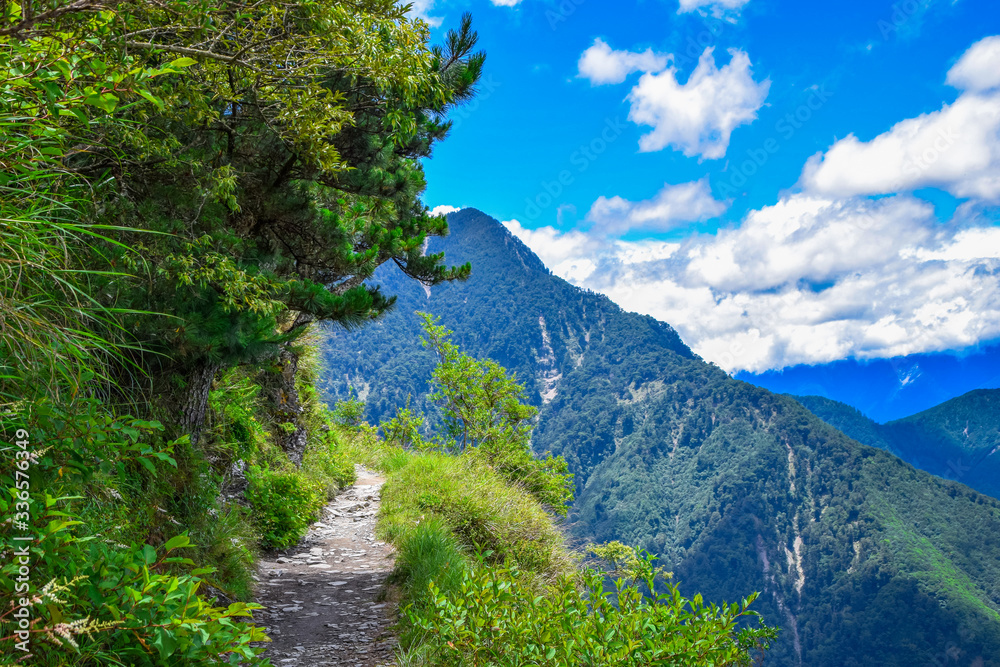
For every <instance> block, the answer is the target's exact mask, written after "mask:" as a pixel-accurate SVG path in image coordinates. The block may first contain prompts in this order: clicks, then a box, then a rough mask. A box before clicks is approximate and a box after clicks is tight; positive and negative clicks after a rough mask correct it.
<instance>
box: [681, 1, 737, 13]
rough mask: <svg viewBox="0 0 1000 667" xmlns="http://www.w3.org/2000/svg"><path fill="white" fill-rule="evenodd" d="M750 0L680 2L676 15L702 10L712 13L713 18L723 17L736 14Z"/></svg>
mask: <svg viewBox="0 0 1000 667" xmlns="http://www.w3.org/2000/svg"><path fill="white" fill-rule="evenodd" d="M748 2H750V0H681V6H680V7H679V8H678V9H677V13H678V14H685V13H687V12H693V11H696V10H704V11H709V12H711V13H712V15H713V16H717V17H719V16H724V15H727V14H734V13H738V12H739V10H740V9H742V8H743V5H745V4H747V3H748Z"/></svg>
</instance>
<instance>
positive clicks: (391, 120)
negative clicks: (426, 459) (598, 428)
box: [0, 0, 484, 666]
mask: <svg viewBox="0 0 1000 667" xmlns="http://www.w3.org/2000/svg"><path fill="white" fill-rule="evenodd" d="M475 44H476V34H475V32H474V31H473V30H472V27H471V19H469V17H467V16H466V17H464V18H463V19H462V22H461V24H460V25H459V26H458V27H457V29H456V30H454V31H451V32H450V33H448V34H447V36H446V38H445V40H444V43H443V44H442V45H440V46H435V45H431V44H430V43H429V30H428V26H427V25H426V24H425V23H424V22H423V21H421V20H419V19H417V18H414V17H413V15H412V14H411V13H410V12H409V11H408V6H407V5H405V4H403V3H399V2H395V1H394V0H358V1H357V2H351V3H349V4H344V3H326V2H313V1H311V0H286V1H280V2H279V1H268V0H265V1H264V2H244V1H242V0H203V1H198V2H187V1H186V0H164V1H163V2H155V3H149V2H138V1H135V0H126V1H124V2H117V3H102V2H99V1H98V0H72V1H70V0H24V1H22V2H8V3H4V5H3V8H2V10H0V59H2V61H3V67H0V144H2V145H0V164H2V167H3V169H2V171H0V249H2V250H3V260H2V261H0V273H2V280H0V426H2V429H3V434H4V444H3V445H2V446H0V449H2V450H3V457H2V459H0V489H2V493H0V517H2V523H0V554H2V558H0V599H3V600H4V606H3V607H2V608H0V653H2V654H3V655H4V656H5V658H7V659H9V660H11V661H13V662H19V663H24V662H27V663H30V664H33V665H63V664H73V665H81V666H85V665H166V664H170V665H195V664H197V665H203V664H245V665H250V664H267V660H266V659H264V658H263V657H262V656H261V652H262V649H261V648H260V646H259V645H258V644H257V642H259V641H261V640H264V639H266V637H265V636H264V634H263V632H262V630H261V629H260V628H258V627H256V626H254V625H253V623H252V614H253V611H254V609H255V605H253V604H251V603H250V602H249V601H250V600H251V599H252V592H253V590H252V589H253V576H252V575H253V571H254V566H255V555H256V552H257V550H258V549H260V548H268V547H275V546H282V545H285V544H289V543H291V542H294V541H295V540H296V539H298V537H299V536H300V535H301V534H302V532H303V531H304V530H305V528H306V526H307V524H308V522H309V521H310V520H311V518H312V517H314V516H315V513H316V511H317V510H318V508H319V506H320V505H322V503H324V502H325V501H326V499H327V498H328V497H329V495H330V494H331V493H334V492H335V491H336V490H337V489H338V488H339V487H341V486H342V485H344V484H347V483H349V482H350V481H351V480H352V478H353V467H352V466H351V464H350V463H349V462H348V461H347V459H346V458H345V456H344V454H343V451H342V447H341V445H340V443H339V442H338V440H337V435H336V432H337V431H336V429H337V427H336V424H335V421H336V417H335V415H332V414H331V413H329V412H328V410H327V409H326V407H325V406H324V405H323V403H322V402H321V401H320V400H319V399H318V395H317V394H316V391H315V389H314V385H315V381H316V379H317V373H318V370H317V368H316V359H315V355H312V353H311V350H312V348H313V346H314V343H315V341H313V340H310V339H309V336H308V333H309V331H310V330H311V328H312V327H313V326H314V323H316V322H319V321H325V322H332V323H335V324H336V325H337V326H342V327H359V326H362V325H363V324H365V323H367V322H370V321H372V320H374V319H377V318H378V317H380V316H381V315H382V314H383V313H385V312H386V311H387V310H388V309H389V308H390V307H391V306H392V304H393V296H392V295H391V294H388V293H385V292H383V291H381V290H380V289H379V288H378V287H377V286H373V285H371V284H368V283H366V280H367V279H368V278H370V277H371V276H372V274H373V272H374V271H375V269H376V268H377V267H379V266H380V265H382V264H384V263H387V262H388V263H392V264H394V265H396V266H398V267H399V268H400V269H401V270H403V271H404V272H405V274H406V275H407V276H409V277H410V278H412V279H414V280H418V281H421V282H423V283H425V284H428V285H431V284H438V283H440V282H443V281H448V280H453V279H461V278H464V277H466V276H467V275H468V272H469V267H468V266H457V267H449V266H447V265H446V264H445V263H444V258H443V256H442V255H440V254H425V253H424V252H423V247H424V243H425V241H426V239H427V238H428V237H429V236H434V235H442V234H445V233H447V224H446V222H445V220H444V219H443V218H439V217H434V216H431V215H430V214H429V212H428V210H427V208H426V207H425V206H424V205H423V204H422V203H421V201H420V195H421V193H422V191H423V189H424V186H425V182H424V177H423V170H422V167H421V164H420V160H421V158H424V157H426V156H428V155H430V153H431V151H432V149H433V146H434V145H435V144H436V143H437V142H438V141H440V140H441V139H443V138H444V137H445V136H446V135H447V134H448V131H449V129H450V122H449V121H448V118H447V116H448V112H449V110H450V109H451V108H452V107H453V106H454V105H457V104H461V103H463V102H464V101H466V100H468V99H470V98H471V97H472V96H473V94H474V92H475V85H476V82H477V80H478V79H479V76H480V73H481V71H482V66H483V62H484V55H483V54H482V53H481V52H477V51H476V50H475ZM8 602H9V603H10V604H8Z"/></svg>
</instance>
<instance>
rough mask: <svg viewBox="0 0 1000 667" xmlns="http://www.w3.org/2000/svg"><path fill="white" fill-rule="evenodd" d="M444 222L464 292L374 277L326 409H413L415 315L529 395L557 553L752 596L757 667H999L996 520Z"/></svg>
mask: <svg viewBox="0 0 1000 667" xmlns="http://www.w3.org/2000/svg"><path fill="white" fill-rule="evenodd" d="M449 223H450V225H451V229H452V236H451V237H450V238H448V239H444V240H441V241H440V242H438V241H437V240H435V241H432V243H431V245H430V250H431V251H435V250H439V249H446V250H447V253H448V258H449V261H453V262H464V261H470V262H472V264H473V274H472V277H471V278H470V279H469V280H468V281H467V282H465V283H461V284H450V285H445V286H441V287H434V288H432V289H431V290H429V291H428V290H423V289H421V288H420V286H419V285H417V286H412V285H407V284H406V283H403V282H402V281H401V280H400V278H399V277H397V276H395V275H393V274H392V273H389V272H387V273H383V274H380V275H379V276H378V280H379V281H380V282H382V283H383V284H385V285H386V286H387V287H391V291H392V292H393V293H398V294H400V299H399V303H398V304H397V307H396V310H395V311H394V312H393V313H390V314H389V315H387V316H386V317H385V318H384V320H382V322H381V323H380V324H379V325H377V330H375V331H372V330H371V329H369V330H367V331H366V332H365V336H364V337H360V336H356V335H354V334H351V333H349V332H344V331H331V332H330V335H329V338H328V340H327V342H326V361H327V364H328V367H329V369H330V371H329V372H330V375H329V377H328V378H327V379H326V383H325V387H326V389H327V391H328V393H329V396H330V398H331V400H332V399H336V398H338V397H344V396H346V395H347V394H348V388H349V386H353V387H354V388H355V389H356V390H357V391H358V393H359V394H360V395H361V396H362V397H364V398H366V399H367V401H368V416H369V419H372V420H378V419H381V418H383V417H387V416H390V415H391V414H392V413H393V412H394V410H395V408H396V407H397V406H400V405H404V404H405V403H406V401H407V399H408V398H409V399H410V400H411V402H412V404H413V405H416V406H418V407H422V406H424V405H425V398H424V394H425V392H426V387H427V379H428V378H429V376H430V370H431V368H432V365H433V362H432V360H431V358H430V356H429V355H428V354H427V353H426V351H424V350H422V349H421V347H420V346H419V343H418V324H417V318H416V317H415V316H414V315H413V313H414V311H416V310H425V311H429V312H432V313H434V314H436V315H439V316H441V318H442V323H443V324H444V325H446V326H448V327H449V328H451V329H453V330H454V331H455V341H456V342H457V343H459V344H460V345H461V346H462V347H463V349H465V350H467V351H469V352H470V353H472V354H475V355H480V356H490V357H492V358H494V359H495V360H497V361H498V362H500V363H501V364H503V365H505V366H507V367H508V368H510V369H512V370H514V371H516V372H517V374H518V375H519V377H520V378H521V379H522V381H524V382H526V384H527V386H528V388H529V394H530V395H531V396H532V400H533V402H534V403H535V404H536V405H538V406H540V407H541V413H540V417H539V419H540V421H539V426H538V428H537V430H536V432H535V437H534V445H535V447H536V448H537V449H538V450H539V451H543V450H551V451H552V452H553V453H557V454H563V455H564V456H565V457H566V459H567V460H568V461H569V462H570V465H571V468H572V470H573V471H574V472H575V473H576V484H577V491H578V493H577V501H576V503H575V506H574V508H573V510H572V512H571V516H570V523H569V530H570V531H571V533H572V535H573V536H575V537H576V538H577V539H579V540H580V541H583V540H602V541H603V540H609V539H621V540H623V541H625V542H628V543H631V544H633V545H636V546H640V547H645V548H647V549H650V550H651V551H654V552H656V553H658V554H659V555H661V556H662V557H663V559H664V561H665V564H666V565H667V566H668V567H669V568H670V569H672V570H673V571H674V572H675V575H676V576H677V578H678V580H679V581H680V582H681V590H682V591H684V592H686V593H692V592H694V591H700V592H701V593H703V594H704V595H705V596H706V598H708V599H716V600H721V599H732V598H736V597H739V596H740V595H742V594H745V593H746V592H748V591H751V590H760V591H763V592H764V594H765V595H764V596H762V598H761V600H760V606H759V610H760V611H761V612H762V613H764V615H765V620H767V621H769V622H771V623H777V624H780V625H781V627H782V635H781V638H780V640H779V643H778V645H777V647H776V648H775V649H774V650H772V651H771V652H770V653H769V657H768V660H767V664H768V665H775V666H781V667H785V666H793V665H808V666H810V667H825V666H829V667H834V666H836V667H842V666H845V665H848V666H860V665H871V666H873V667H874V666H876V665H878V666H882V665H914V664H917V665H922V664H934V661H935V660H937V659H938V658H937V657H936V656H939V655H946V656H952V657H949V658H948V659H949V660H952V661H953V662H954V663H955V664H960V665H973V664H976V665H983V666H986V665H998V664H1000V662H998V658H997V656H1000V613H998V611H1000V502H997V501H995V500H993V499H991V498H988V497H986V496H983V495H980V494H978V493H976V492H975V491H973V490H971V489H969V488H968V487H966V486H963V485H961V484H958V483H955V482H950V481H945V480H941V479H938V478H935V477H933V476H931V475H929V474H927V473H925V472H921V471H918V470H915V469H914V468H913V467H912V466H910V465H907V464H906V463H904V462H902V461H900V460H899V459H898V458H896V457H895V456H893V455H891V454H889V453H888V452H886V451H883V450H881V449H876V448H872V447H868V446H865V445H862V444H859V443H858V442H856V441H854V440H851V439H850V438H848V437H847V436H845V435H844V434H842V433H841V432H839V431H837V430H836V429H834V428H833V427H831V426H829V425H828V424H826V423H824V422H823V421H821V420H820V419H818V418H817V417H815V416H814V415H813V414H811V413H810V412H809V411H807V410H806V409H804V408H803V407H802V406H801V405H800V404H799V403H797V402H796V401H794V400H793V399H792V398H790V397H785V396H777V395H774V394H771V393H770V392H768V391H766V390H763V389H760V388H758V387H755V386H753V385H749V384H746V383H743V382H739V381H736V380H733V379H732V378H730V377H729V376H727V375H726V374H725V373H724V372H723V371H722V370H720V369H719V368H717V367H715V366H713V365H711V364H708V363H706V362H704V361H702V360H701V359H699V358H698V357H696V356H695V355H694V354H692V353H691V351H690V350H689V349H688V348H687V347H686V346H685V345H684V344H683V342H682V341H681V340H680V338H679V337H678V336H677V334H676V332H675V331H674V330H673V329H672V328H671V327H670V326H668V325H666V324H664V323H661V322H657V321H656V320H653V319H652V318H649V317H645V316H641V315H636V314H633V313H626V312H624V311H622V310H621V309H620V308H619V307H618V306H616V305H615V304H613V303H612V302H611V301H609V300H608V299H607V298H605V297H603V296H600V295H597V294H594V293H589V292H586V291H584V290H580V289H577V288H575V287H573V286H571V285H569V284H568V283H566V282H565V281H563V280H561V279H559V278H556V277H554V276H552V275H551V274H550V273H549V272H548V271H547V270H546V269H545V268H544V266H543V265H542V264H541V262H540V261H539V260H538V258H537V257H535V256H534V255H533V254H532V253H531V252H530V250H528V249H527V248H526V247H525V246H524V245H522V244H521V243H520V242H519V241H518V240H517V239H515V238H514V237H512V236H511V235H510V234H509V233H508V232H507V231H506V230H505V229H504V228H503V227H502V226H501V225H500V224H499V223H497V222H496V221H495V220H493V219H491V218H489V217H487V216H485V215H483V214H482V213H480V212H478V211H475V210H469V209H467V210H464V211H461V212H459V213H456V214H453V215H451V216H450V217H449ZM946 651H947V652H948V653H945V652H946ZM955 661H957V662H955Z"/></svg>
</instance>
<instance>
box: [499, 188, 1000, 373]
mask: <svg viewBox="0 0 1000 667" xmlns="http://www.w3.org/2000/svg"><path fill="white" fill-rule="evenodd" d="M505 224H506V225H507V227H508V229H510V230H511V231H512V232H513V233H514V234H515V235H517V236H518V237H519V238H521V240H522V241H524V242H525V243H526V244H527V245H528V246H530V247H531V248H532V249H533V250H535V251H536V252H538V253H539V255H540V257H541V258H542V260H543V261H544V262H545V263H546V265H547V266H549V267H550V268H551V269H552V270H553V272H554V273H556V274H557V275H561V276H563V277H564V278H566V279H567V280H570V281H571V282H573V283H575V284H577V285H580V286H582V287H587V288H589V289H593V290H595V291H599V292H603V293H605V294H607V295H608V296H609V297H611V298H612V299H613V300H614V301H616V302H617V303H619V304H621V305H622V307H624V308H626V309H628V310H634V311H638V312H643V313H647V314H650V315H652V316H654V317H656V318H658V319H661V320H663V321H666V322H669V323H670V324H672V325H673V326H674V327H675V328H677V329H678V331H679V332H680V333H681V335H682V337H683V338H684V340H685V341H687V342H688V343H689V344H690V345H691V346H692V348H693V349H694V350H695V351H696V352H697V353H699V354H701V355H702V356H704V357H705V358H706V359H709V360H711V361H715V362H716V363H718V364H719V365H721V366H723V367H724V368H726V369H727V370H738V369H746V370H751V371H763V370H768V369H776V368H782V367H785V366H789V365H794V364H799V363H812V364H815V363H827V362H830V361H834V360H837V359H843V358H845V357H848V356H854V357H857V358H861V359H866V358H885V357H893V356H900V355H906V354H913V353H918V352H930V351H940V350H947V349H956V348H961V347H966V346H969V345H973V344H975V343H977V342H979V341H982V340H986V339H989V338H996V337H998V336H1000V227H997V226H992V225H985V226H984V225H980V226H972V227H970V226H967V225H966V226H964V227H962V228H956V227H954V226H949V227H942V226H941V225H940V224H939V223H938V222H937V221H936V219H935V217H934V212H933V208H932V207H931V206H930V205H929V204H927V203H925V202H922V201H920V200H917V199H914V198H912V197H907V196H896V197H888V198H883V199H880V200H878V201H872V200H868V199H863V198H850V199H836V198H825V197H821V196H816V195H810V194H793V195H789V196H787V197H785V198H783V199H782V200H781V201H779V202H778V203H777V204H775V205H774V206H768V207H765V208H762V209H760V210H756V211H752V212H751V213H750V214H749V215H747V217H746V218H745V219H744V220H743V222H742V224H741V225H740V226H739V227H737V228H732V229H724V230H720V231H719V232H717V233H716V234H712V235H699V236H695V237H692V238H690V239H688V240H687V241H685V242H684V243H682V244H676V243H664V242H653V241H642V242H625V241H616V242H613V243H610V244H609V243H607V242H606V241H604V240H602V238H601V237H599V236H597V235H591V234H587V233H583V232H580V231H571V232H568V233H562V232H559V231H557V230H555V229H553V228H551V227H546V228H542V229H537V230H529V229H526V228H524V227H523V226H521V225H520V224H518V223H517V222H516V221H511V222H508V223H505Z"/></svg>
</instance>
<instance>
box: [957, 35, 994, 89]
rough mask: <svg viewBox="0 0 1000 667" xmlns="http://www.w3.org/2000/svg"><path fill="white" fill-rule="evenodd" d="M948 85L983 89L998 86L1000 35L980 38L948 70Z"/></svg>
mask: <svg viewBox="0 0 1000 667" xmlns="http://www.w3.org/2000/svg"><path fill="white" fill-rule="evenodd" d="M947 81H948V85H951V86H954V87H955V88H959V89H961V90H973V91H984V90H989V89H991V88H997V87H1000V35H995V36H993V37H986V38H985V39H981V40H979V41H978V42H976V43H975V44H973V45H972V46H971V47H969V50H968V51H966V52H965V54H964V55H963V56H962V57H961V59H960V60H959V61H958V62H957V63H955V66H954V67H952V68H951V69H950V70H949V71H948V79H947Z"/></svg>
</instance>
